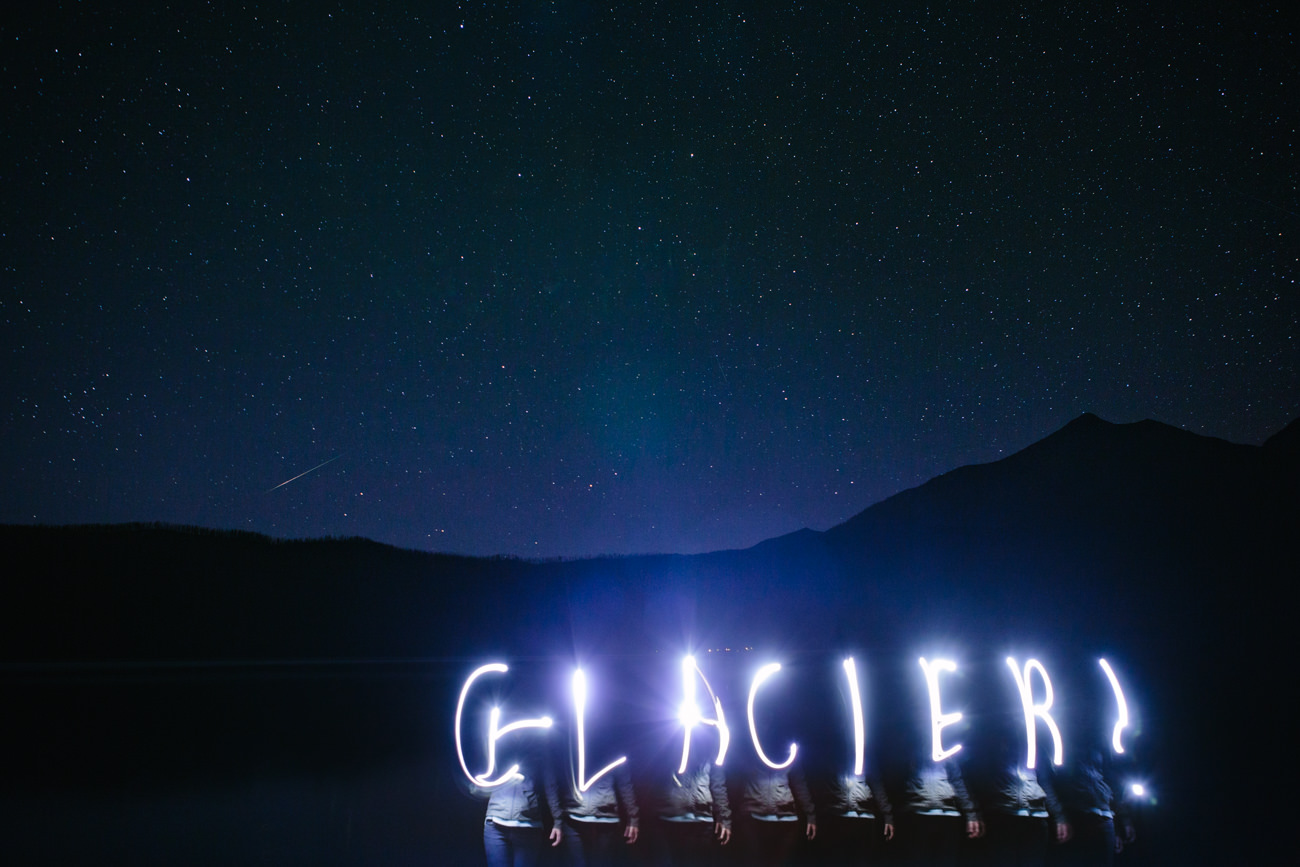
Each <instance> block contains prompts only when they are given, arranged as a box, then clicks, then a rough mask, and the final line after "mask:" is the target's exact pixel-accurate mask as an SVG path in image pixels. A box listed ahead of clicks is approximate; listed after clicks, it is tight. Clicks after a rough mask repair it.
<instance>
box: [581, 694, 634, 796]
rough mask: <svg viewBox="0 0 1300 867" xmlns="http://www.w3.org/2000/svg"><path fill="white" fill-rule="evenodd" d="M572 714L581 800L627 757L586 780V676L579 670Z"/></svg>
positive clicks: (612, 763)
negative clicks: (575, 731) (576, 745)
mask: <svg viewBox="0 0 1300 867" xmlns="http://www.w3.org/2000/svg"><path fill="white" fill-rule="evenodd" d="M573 712H574V714H575V715H576V716H577V718H578V798H579V799H581V798H582V793H583V792H585V791H587V790H588V789H590V788H591V784H592V783H594V782H596V781H597V780H599V779H600V778H601V777H603V776H605V774H608V773H609V772H610V771H612V770H614V769H615V768H617V767H618V766H619V765H621V764H623V763H624V762H626V761H627V756H623V757H621V758H618V759H615V760H614V761H612V762H610V763H609V764H608V765H606V766H605V767H603V768H601V769H600V770H599V771H597V772H596V773H595V775H594V776H592V778H591V779H590V780H588V779H587V776H586V774H587V743H586V716H587V675H585V674H583V672H582V669H581V668H578V669H575V670H574V672H573Z"/></svg>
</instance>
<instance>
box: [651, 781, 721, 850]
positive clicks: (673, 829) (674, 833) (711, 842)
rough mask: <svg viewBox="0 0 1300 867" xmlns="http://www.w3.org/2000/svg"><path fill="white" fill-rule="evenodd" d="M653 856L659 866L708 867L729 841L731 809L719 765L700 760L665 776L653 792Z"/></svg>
mask: <svg viewBox="0 0 1300 867" xmlns="http://www.w3.org/2000/svg"><path fill="white" fill-rule="evenodd" d="M656 795H657V796H658V803H657V804H656V810H655V816H656V831H657V832H658V833H657V834H656V837H657V840H656V842H657V846H656V855H657V858H656V860H657V862H658V864H660V865H662V867H708V865H712V864H716V863H718V862H719V860H720V859H721V855H722V850H721V847H722V846H725V845H727V843H728V842H729V841H730V840H731V806H730V802H729V801H728V799H727V777H726V774H725V772H724V771H723V769H722V766H721V765H716V764H714V763H713V761H711V760H710V759H702V760H699V761H696V762H694V763H693V764H691V765H688V766H687V768H686V771H685V772H684V773H680V774H678V773H672V774H668V775H665V777H664V778H663V779H662V780H661V782H660V784H659V786H658V789H657V791H656Z"/></svg>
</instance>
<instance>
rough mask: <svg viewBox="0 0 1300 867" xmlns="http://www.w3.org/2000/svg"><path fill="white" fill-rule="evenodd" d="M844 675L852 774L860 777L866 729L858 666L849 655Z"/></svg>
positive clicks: (863, 758)
mask: <svg viewBox="0 0 1300 867" xmlns="http://www.w3.org/2000/svg"><path fill="white" fill-rule="evenodd" d="M844 675H845V677H847V678H848V679H849V702H850V703H851V704H852V705H853V775H854V776H856V777H860V776H862V772H863V770H864V768H865V759H866V751H867V731H866V725H865V724H864V723H863V721H862V694H861V692H860V691H859V690H858V667H857V664H856V663H855V662H854V661H853V657H851V656H850V657H849V658H848V659H846V660H844Z"/></svg>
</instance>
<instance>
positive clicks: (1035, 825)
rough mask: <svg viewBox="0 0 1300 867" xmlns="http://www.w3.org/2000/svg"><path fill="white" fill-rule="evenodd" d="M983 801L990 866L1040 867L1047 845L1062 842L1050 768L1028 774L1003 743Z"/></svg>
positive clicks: (1061, 816) (1065, 833)
mask: <svg viewBox="0 0 1300 867" xmlns="http://www.w3.org/2000/svg"><path fill="white" fill-rule="evenodd" d="M999 752H1000V755H999V757H998V758H999V762H998V765H997V768H996V770H995V771H994V774H993V779H992V781H991V782H992V788H991V790H990V792H989V793H988V795H989V808H990V809H989V844H990V846H991V847H992V850H993V858H994V863H996V864H999V865H1008V867H1043V865H1044V864H1046V863H1047V853H1048V850H1049V848H1050V846H1051V841H1053V840H1055V841H1057V842H1061V843H1063V842H1065V841H1066V840H1068V839H1069V837H1070V825H1069V823H1068V822H1067V821H1066V818H1065V811H1064V810H1063V809H1062V807H1061V801H1060V799H1059V798H1058V797H1057V795H1056V787H1055V784H1054V782H1053V773H1052V771H1051V769H1050V767H1039V768H1028V767H1026V762H1025V761H1024V759H1025V757H1024V756H1023V755H1020V754H1019V752H1018V751H1017V750H1015V749H1013V748H1012V747H1011V746H1010V744H1009V742H1006V741H1004V742H1003V743H1002V745H1001V749H1000V750H999Z"/></svg>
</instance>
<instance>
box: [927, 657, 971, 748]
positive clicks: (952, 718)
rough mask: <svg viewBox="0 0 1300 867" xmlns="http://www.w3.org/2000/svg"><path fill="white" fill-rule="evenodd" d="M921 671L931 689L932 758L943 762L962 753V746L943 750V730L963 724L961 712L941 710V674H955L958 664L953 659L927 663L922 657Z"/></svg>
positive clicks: (958, 745)
mask: <svg viewBox="0 0 1300 867" xmlns="http://www.w3.org/2000/svg"><path fill="white" fill-rule="evenodd" d="M921 670H922V671H924V672H925V685H926V686H927V687H929V689H930V758H932V759H934V760H935V761H936V762H942V761H943V760H944V759H946V758H948V757H949V756H955V755H956V754H957V753H959V752H961V744H957V745H956V746H954V747H952V748H951V749H947V750H945V749H944V748H943V730H944V729H945V728H947V727H948V726H950V725H952V724H953V723H957V722H961V713H960V711H958V712H955V713H944V712H943V711H942V710H940V709H939V672H940V671H946V672H949V673H951V672H954V671H956V670H957V663H955V662H953V661H952V660H951V659H936V660H935V661H934V662H927V661H926V659H925V657H924V656H922V657H921Z"/></svg>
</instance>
